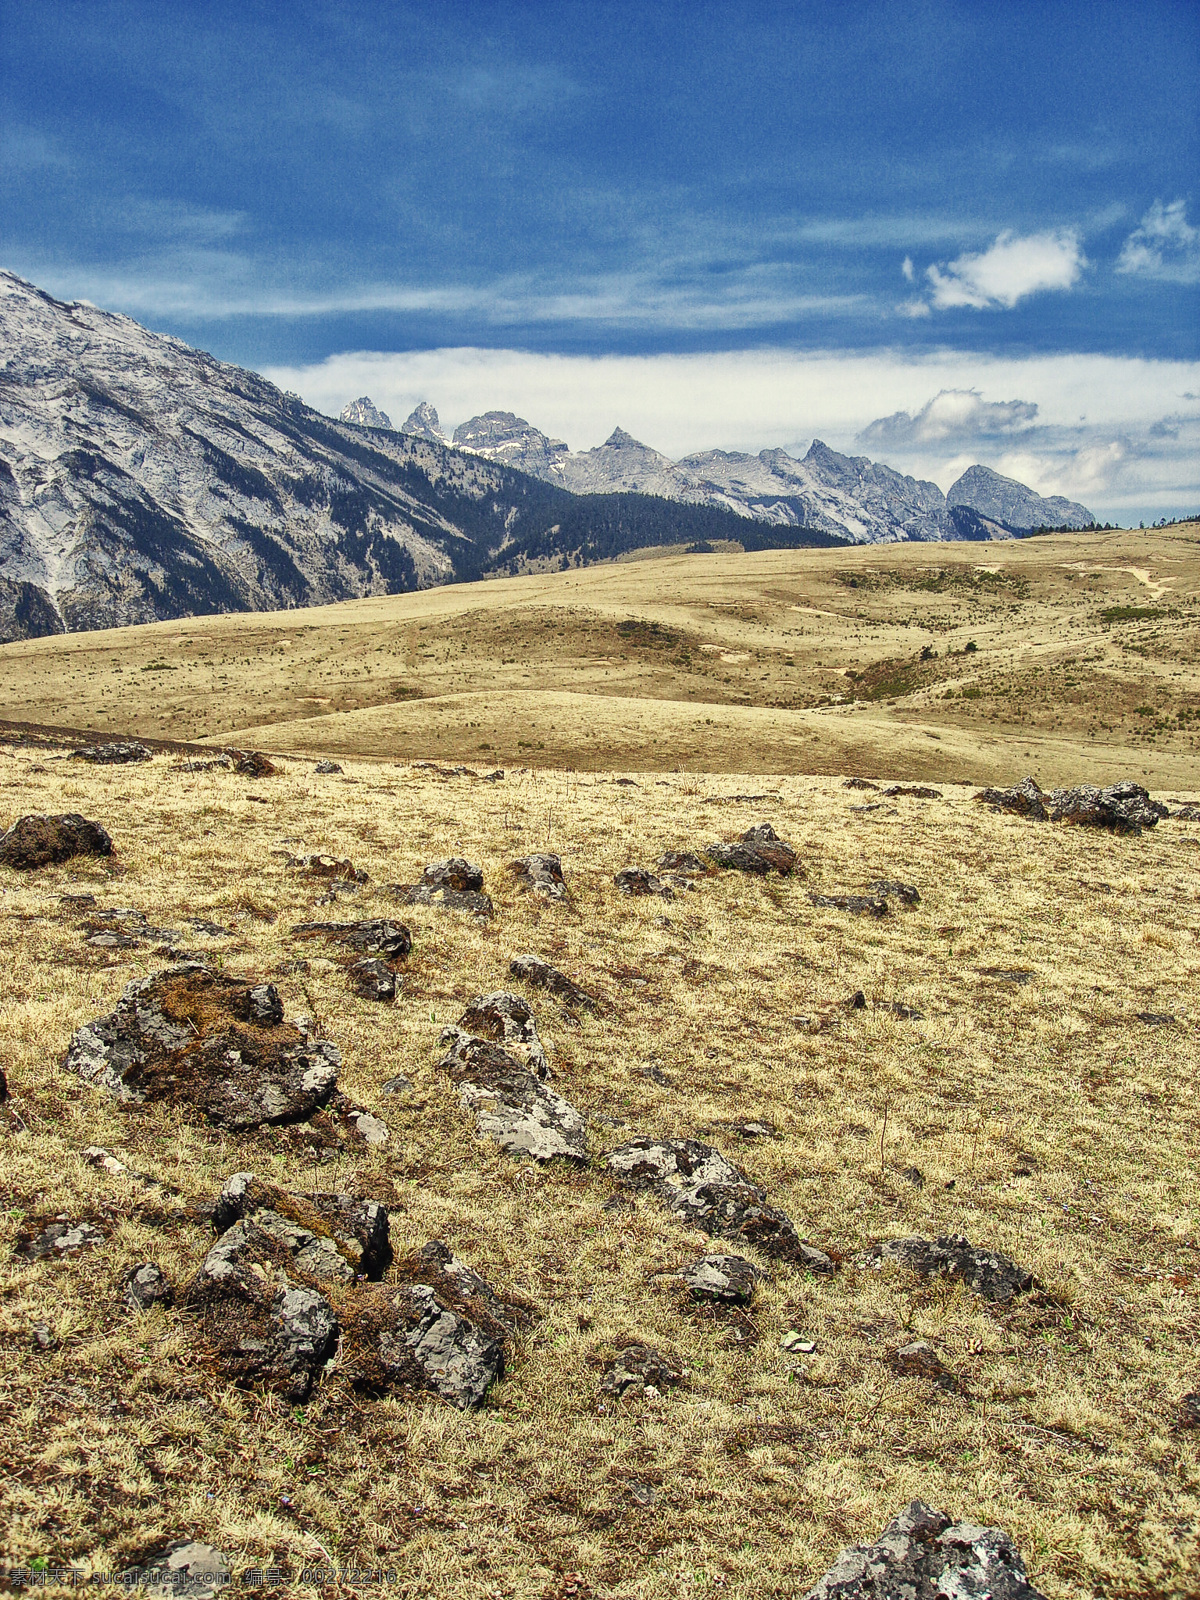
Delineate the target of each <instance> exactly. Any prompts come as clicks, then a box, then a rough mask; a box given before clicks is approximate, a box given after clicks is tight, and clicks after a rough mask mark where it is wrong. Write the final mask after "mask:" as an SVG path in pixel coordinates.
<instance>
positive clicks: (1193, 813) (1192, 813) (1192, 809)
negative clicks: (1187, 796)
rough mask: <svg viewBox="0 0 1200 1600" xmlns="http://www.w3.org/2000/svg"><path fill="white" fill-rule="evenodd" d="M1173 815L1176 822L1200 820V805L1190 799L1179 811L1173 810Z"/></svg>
mask: <svg viewBox="0 0 1200 1600" xmlns="http://www.w3.org/2000/svg"><path fill="white" fill-rule="evenodd" d="M1171 815H1172V817H1173V818H1174V819H1175V821H1176V822H1200V806H1198V805H1196V804H1195V802H1194V801H1189V802H1188V804H1187V805H1185V806H1180V807H1179V810H1178V811H1172V813H1171Z"/></svg>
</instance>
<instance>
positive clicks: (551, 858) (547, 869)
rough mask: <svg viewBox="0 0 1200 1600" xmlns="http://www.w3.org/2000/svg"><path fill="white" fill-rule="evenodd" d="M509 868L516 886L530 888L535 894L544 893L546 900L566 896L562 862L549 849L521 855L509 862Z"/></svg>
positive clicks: (561, 898) (560, 898)
mask: <svg viewBox="0 0 1200 1600" xmlns="http://www.w3.org/2000/svg"><path fill="white" fill-rule="evenodd" d="M511 870H512V873H513V875H514V877H515V878H516V880H517V886H518V888H521V889H525V890H532V891H533V893H535V894H540V895H544V896H545V897H546V898H547V899H548V900H563V899H565V898H566V894H567V884H566V879H565V878H564V877H563V869H562V862H561V861H560V860H559V858H558V857H557V856H556V855H552V854H551V853H550V852H549V851H541V852H535V853H534V854H533V855H528V856H521V857H520V859H519V860H517V861H514V862H512V863H511Z"/></svg>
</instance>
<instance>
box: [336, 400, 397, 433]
mask: <svg viewBox="0 0 1200 1600" xmlns="http://www.w3.org/2000/svg"><path fill="white" fill-rule="evenodd" d="M340 420H341V421H342V422H354V423H357V425H358V426H359V427H360V428H390V427H391V425H392V419H391V417H389V416H388V414H387V412H386V411H380V409H379V407H378V406H376V405H373V404H372V403H371V401H370V400H369V399H368V398H367V396H366V395H365V394H364V395H363V396H362V398H361V399H359V400H351V402H350V404H349V405H347V406H343V407H342V411H341V418H340Z"/></svg>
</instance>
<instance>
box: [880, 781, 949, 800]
mask: <svg viewBox="0 0 1200 1600" xmlns="http://www.w3.org/2000/svg"><path fill="white" fill-rule="evenodd" d="M883 792H884V794H885V795H886V796H887V798H888V799H889V800H894V799H895V798H896V797H897V795H907V796H908V797H909V799H911V800H940V799H941V798H942V791H941V790H940V789H929V788H926V787H925V786H924V785H923V784H920V783H894V784H892V786H891V788H890V789H885V790H884V791H883Z"/></svg>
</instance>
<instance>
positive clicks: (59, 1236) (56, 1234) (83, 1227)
mask: <svg viewBox="0 0 1200 1600" xmlns="http://www.w3.org/2000/svg"><path fill="white" fill-rule="evenodd" d="M103 1243H104V1235H103V1234H102V1233H101V1232H100V1230H99V1228H96V1227H93V1225H92V1224H91V1223H90V1222H72V1221H71V1220H70V1218H69V1217H57V1218H55V1220H54V1221H53V1222H49V1223H47V1224H46V1226H45V1227H44V1228H42V1229H41V1230H40V1231H39V1232H37V1233H28V1232H24V1231H23V1232H21V1233H18V1234H17V1237H16V1242H15V1243H14V1245H13V1253H14V1254H15V1255H19V1256H25V1257H27V1258H28V1259H29V1260H30V1261H41V1260H43V1259H44V1258H45V1257H46V1256H66V1255H71V1254H72V1253H73V1252H74V1251H76V1250H91V1249H94V1248H95V1246H96V1245H100V1244H103Z"/></svg>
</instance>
